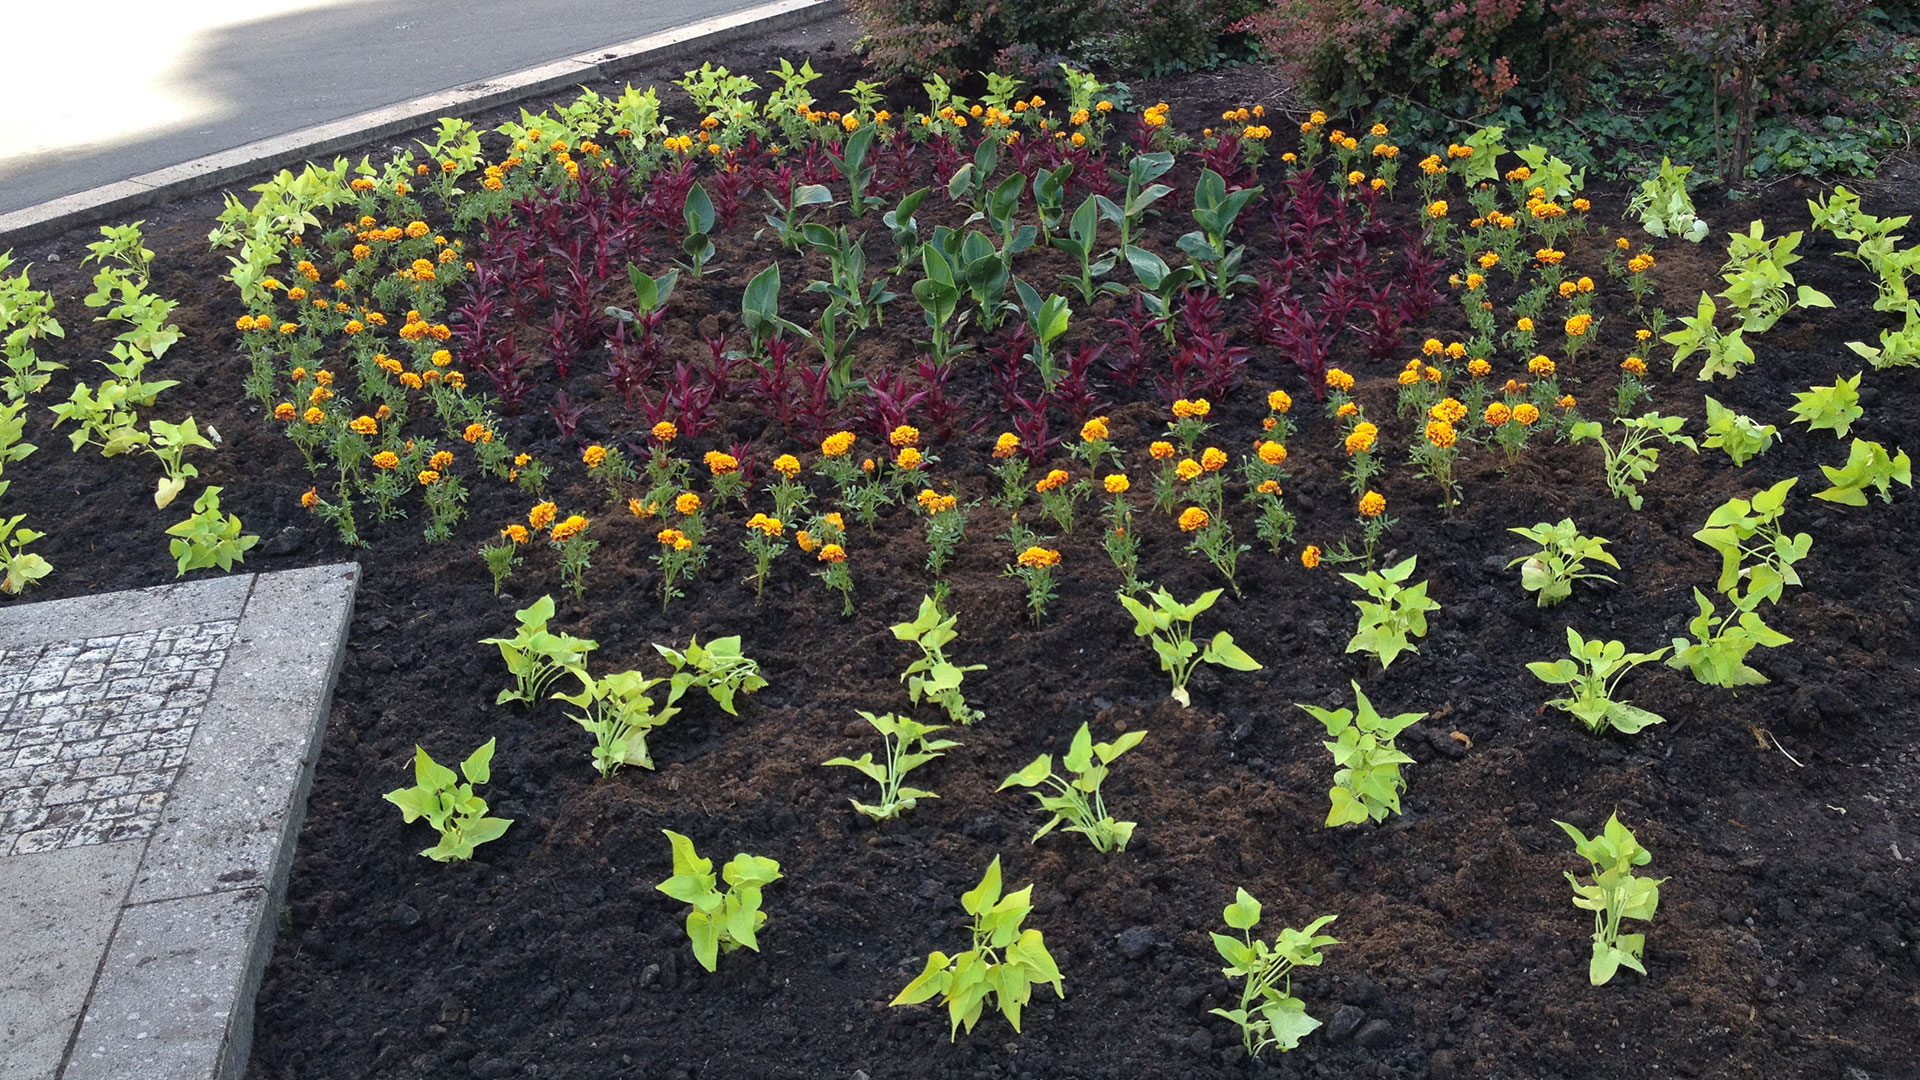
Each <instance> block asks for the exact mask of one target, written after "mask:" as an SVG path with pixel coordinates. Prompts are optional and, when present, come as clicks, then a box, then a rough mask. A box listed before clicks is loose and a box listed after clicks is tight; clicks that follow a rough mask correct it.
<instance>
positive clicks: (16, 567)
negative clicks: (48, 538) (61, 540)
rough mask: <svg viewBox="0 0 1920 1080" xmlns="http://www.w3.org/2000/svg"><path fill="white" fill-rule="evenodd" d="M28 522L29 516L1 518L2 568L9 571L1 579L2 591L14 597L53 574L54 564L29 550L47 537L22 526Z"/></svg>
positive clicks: (17, 515)
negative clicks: (28, 546) (29, 545)
mask: <svg viewBox="0 0 1920 1080" xmlns="http://www.w3.org/2000/svg"><path fill="white" fill-rule="evenodd" d="M25 520H27V515H25V514H15V515H14V516H12V517H10V518H0V569H3V570H5V571H6V576H5V577H0V592H4V593H7V594H8V595H10V596H18V595H20V594H21V593H23V592H25V591H26V589H27V586H29V585H31V584H33V583H34V582H36V581H39V580H40V579H41V578H43V577H46V576H47V575H48V574H51V573H53V564H52V563H49V562H48V561H47V560H45V559H43V558H41V557H40V556H38V555H34V554H31V553H30V552H28V551H27V545H28V544H31V543H33V542H34V541H35V540H38V539H40V538H41V537H42V536H45V535H46V534H45V533H41V532H35V531H34V530H32V529H29V528H27V527H26V526H24V525H21V524H20V523H21V522H23V521H25Z"/></svg>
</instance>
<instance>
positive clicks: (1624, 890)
mask: <svg viewBox="0 0 1920 1080" xmlns="http://www.w3.org/2000/svg"><path fill="white" fill-rule="evenodd" d="M1554 824H1555V825H1558V826H1560V827H1561V828H1562V829H1564V830H1566V833H1567V835H1568V836H1570V837H1572V838H1573V847H1574V850H1575V851H1578V852H1579V853H1580V857H1581V858H1583V859H1586V860H1587V862H1589V863H1591V864H1593V869H1592V874H1593V884H1591V885H1582V884H1580V879H1579V878H1576V877H1574V876H1573V875H1572V874H1568V875H1567V884H1569V885H1572V886H1573V906H1574V907H1577V908H1580V909H1582V910H1585V911H1591V912H1593V959H1592V961H1591V962H1590V963H1589V964H1588V965H1587V979H1588V981H1589V982H1591V983H1593V985H1595V986H1605V985H1606V984H1607V981H1608V980H1610V979H1612V978H1613V976H1614V973H1615V972H1617V971H1619V970H1620V969H1621V968H1622V967H1630V968H1632V969H1633V970H1635V971H1637V972H1639V973H1640V974H1642V975H1645V974H1646V973H1647V969H1646V968H1645V967H1644V966H1643V965H1642V964H1641V962H1640V957H1641V956H1642V955H1643V954H1644V953H1645V952H1646V948H1647V938H1646V935H1644V934H1622V933H1621V932H1620V920H1622V919H1640V920H1642V921H1647V920H1651V919H1652V918H1653V915H1654V912H1655V911H1656V910H1658V908H1659V907H1660V885H1661V883H1662V882H1665V881H1666V880H1667V879H1666V878H1640V877H1634V876H1633V868H1634V867H1636V866H1645V865H1647V864H1648V863H1650V862H1652V861H1653V853H1652V852H1650V851H1648V850H1647V849H1646V848H1643V847H1641V846H1640V842H1639V841H1638V840H1636V839H1634V836H1633V833H1632V831H1631V830H1629V829H1628V828H1627V827H1626V826H1625V825H1622V824H1620V815H1619V814H1618V813H1615V814H1613V815H1612V816H1610V817H1608V818H1607V825H1606V828H1605V829H1604V830H1603V831H1601V832H1600V833H1598V834H1596V835H1595V836H1593V837H1592V838H1588V837H1587V836H1585V835H1582V834H1581V832H1580V830H1579V829H1576V828H1574V827H1573V826H1571V825H1569V824H1567V823H1566V822H1564V821H1555V822H1554Z"/></svg>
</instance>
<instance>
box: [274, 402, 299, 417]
mask: <svg viewBox="0 0 1920 1080" xmlns="http://www.w3.org/2000/svg"><path fill="white" fill-rule="evenodd" d="M295 415H296V410H295V409H294V407H293V402H291V401H283V402H281V403H280V404H278V405H275V406H274V407H273V418H274V419H275V420H291V419H293V418H294V416H295Z"/></svg>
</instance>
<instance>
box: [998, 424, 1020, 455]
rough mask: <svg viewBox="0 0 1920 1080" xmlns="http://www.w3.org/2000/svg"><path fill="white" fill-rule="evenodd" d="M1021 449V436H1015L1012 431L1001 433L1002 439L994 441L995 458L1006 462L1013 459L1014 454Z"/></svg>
mask: <svg viewBox="0 0 1920 1080" xmlns="http://www.w3.org/2000/svg"><path fill="white" fill-rule="evenodd" d="M1019 449H1020V436H1018V435H1015V434H1014V433H1013V432H1011V431H1003V432H1001V433H1000V437H999V438H998V439H995V440H994V443H993V456H994V457H996V458H999V459H1000V460H1002V461H1004V460H1006V459H1007V458H1010V457H1012V456H1013V455H1014V452H1015V451H1017V450H1019Z"/></svg>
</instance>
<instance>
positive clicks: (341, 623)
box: [0, 565, 359, 1080]
mask: <svg viewBox="0 0 1920 1080" xmlns="http://www.w3.org/2000/svg"><path fill="white" fill-rule="evenodd" d="M358 579H359V575H358V568H357V567H355V566H352V565H336V566H322V567H313V568H310V569H306V570H289V571H283V572H279V573H273V574H260V575H253V574H243V575H236V576H231V577H224V578H213V579H208V580H205V581H198V582H192V583H188V584H184V585H172V586H164V587H161V588H157V589H146V590H140V591H136V592H126V593H113V594H109V595H106V596H98V597H87V598H78V599H72V600H60V601H53V602H49V603H43V604H21V605H14V606H10V607H6V608H0V1017H3V1018H4V1019H3V1020H0V1080H87V1078H96V1077H98V1078H109V1077H111V1078H124V1077H132V1076H138V1077H141V1078H143V1080H170V1078H179V1080H204V1078H215V1077H238V1076H239V1075H240V1074H241V1073H242V1072H243V1071H244V1069H245V1064H246V1055H247V1049H248V1046H249V1044H250V1041H251V1036H252V1018H253V996H254V993H255V991H256V990H257V988H258V986H259V980H260V973H261V971H262V969H263V968H264V966H265V963H266V960H267V957H268V954H269V952H270V950H271V947H272V939H273V931H274V925H275V919H274V912H275V911H276V910H277V909H278V906H279V904H280V901H281V898H282V896H283V894H284V890H285V887H286V876H287V871H288V869H289V867H290V866H291V864H292V854H293V853H292V848H293V841H294V838H295V837H296V836H297V835H298V833H299V829H300V821H301V818H302V816H303V815H304V812H305V807H306V798H307V792H308V788H309V785H310V784H311V782H312V776H313V761H314V759H315V757H316V755H317V754H318V752H319V743H320V737H321V733H322V732H323V730H324V727H325V722H326V715H327V708H328V703H329V700H330V698H331V696H332V689H333V680H334V676H335V674H336V673H337V672H338V670H339V663H340V656H341V650H342V648H343V647H344V645H345V639H346V630H347V625H348V621H349V618H350V616H351V613H352V607H353V594H354V588H355V586H356V585H357V583H358Z"/></svg>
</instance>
